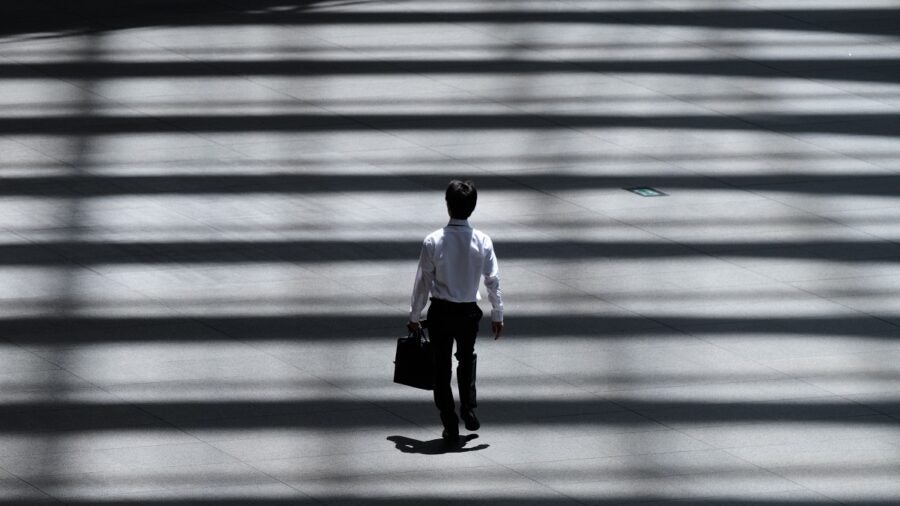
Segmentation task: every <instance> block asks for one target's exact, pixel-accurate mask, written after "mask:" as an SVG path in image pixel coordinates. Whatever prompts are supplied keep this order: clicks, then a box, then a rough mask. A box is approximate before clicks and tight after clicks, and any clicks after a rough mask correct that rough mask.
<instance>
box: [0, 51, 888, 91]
mask: <svg viewBox="0 0 900 506" xmlns="http://www.w3.org/2000/svg"><path fill="white" fill-rule="evenodd" d="M600 50H602V49H600ZM898 65H900V58H891V57H880V58H871V57H870V58H865V57H859V58H853V59H849V60H846V61H841V62H835V61H833V60H820V59H809V58H754V59H752V60H747V59H740V58H703V59H697V58H667V59H631V60H612V59H610V60H604V59H583V58H571V59H566V60H520V59H516V60H513V59H503V58H497V59H452V58H442V59H436V60H413V59H401V58H392V59H381V60H366V59H358V60H354V59H341V60H325V59H302V58H284V59H278V60H248V59H233V60H228V59H223V58H220V59H216V60H215V61H183V60H177V61H164V62H144V61H130V62H129V61H81V60H78V59H77V58H76V59H74V60H72V61H55V62H52V63H27V64H18V63H3V64H0V79H14V78H17V79H34V78H38V77H39V76H41V75H46V76H52V77H56V78H68V79H76V78H78V79H84V78H89V79H98V80H99V79H124V78H142V79H144V78H156V77H171V78H177V77H210V78H212V77H228V76H293V77H311V76H361V77H365V76H370V75H390V74H410V73H413V74H423V75H433V74H441V75H445V74H446V75H456V74H459V75H491V74H497V75H498V78H499V77H501V76H502V74H516V75H519V74H549V73H553V74H559V75H566V74H571V73H584V72H597V73H605V74H648V73H652V74H669V75H697V76H741V77H771V78H784V77H789V75H788V74H786V73H785V72H784V71H785V70H790V71H791V74H799V75H802V76H803V77H807V78H818V79H842V80H849V81H860V80H862V81H879V80H883V81H888V82H895V81H896V79H897V75H898V73H900V69H898ZM862 68H871V69H876V70H881V71H882V73H881V74H878V73H873V74H866V75H861V74H860V72H859V69H862ZM598 88H602V87H598ZM548 93H550V92H549V91H548Z"/></svg>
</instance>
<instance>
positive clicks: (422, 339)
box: [406, 327, 429, 346]
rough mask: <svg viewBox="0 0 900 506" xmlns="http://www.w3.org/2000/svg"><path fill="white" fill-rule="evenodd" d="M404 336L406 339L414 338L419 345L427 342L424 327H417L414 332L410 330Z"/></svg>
mask: <svg viewBox="0 0 900 506" xmlns="http://www.w3.org/2000/svg"><path fill="white" fill-rule="evenodd" d="M406 337H407V339H415V340H416V343H418V344H419V346H423V345H424V344H425V343H427V342H429V339H428V334H427V333H426V332H425V327H419V330H417V331H415V332H413V331H410V332H409V334H408V335H407V336H406Z"/></svg>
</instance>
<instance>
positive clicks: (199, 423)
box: [0, 367, 900, 434]
mask: <svg viewBox="0 0 900 506" xmlns="http://www.w3.org/2000/svg"><path fill="white" fill-rule="evenodd" d="M389 369H390V368H389V367H386V370H388V371H389ZM386 374H389V372H388V373H386ZM386 379H389V378H386ZM487 383H488V384H487V385H486V386H485V390H489V389H490V387H489V385H490V383H489V381H488V382H487ZM214 384H215V383H214V382H211V383H210V385H211V386H212V385H214ZM396 388H398V389H400V388H408V387H403V386H399V385H397V386H396ZM616 402H617V403H621V404H622V405H624V406H627V410H626V409H624V408H623V407H621V406H617V405H616V404H613V403H610V402H609V401H606V400H604V399H600V398H598V399H596V400H555V401H550V400H543V399H528V398H525V399H516V400H511V399H503V398H490V399H489V400H485V401H484V402H483V403H481V404H482V406H480V407H479V413H480V414H481V417H483V418H484V421H485V422H487V421H488V420H490V422H489V423H490V424H491V426H492V427H494V428H495V430H502V429H503V428H504V427H515V426H548V425H549V426H553V425H557V424H558V425H559V426H560V427H563V426H569V427H577V426H584V427H597V428H600V427H635V428H639V427H643V426H646V427H647V428H648V429H651V430H652V429H662V428H664V427H663V426H665V425H673V424H691V423H697V424H703V425H724V424H735V425H740V424H755V423H779V424H787V423H794V424H805V423H810V422H816V423H819V424H834V425H841V426H847V427H864V426H897V427H900V419H898V418H896V417H892V416H890V415H885V414H884V413H894V414H897V413H900V401H892V400H883V401H867V402H865V403H864V404H856V403H851V402H849V401H847V402H844V403H838V402H833V401H821V402H814V401H809V400H804V401H802V402H791V401H790V400H786V401H771V402H739V401H732V402H699V401H696V402H695V401H674V400H664V401H658V402H656V401H640V400H631V399H628V398H624V399H623V398H619V399H617V401H616ZM430 408H431V403H430V395H429V394H428V393H427V392H422V397H421V399H420V400H409V401H405V400H404V401H400V400H395V401H390V400H379V401H377V402H366V401H345V400H336V399H331V400H329V399H322V400H316V401H305V400H298V401H264V400H260V401H231V402H229V401H203V400H197V401H190V402H177V401H159V402H154V403H147V402H135V403H126V402H123V403H109V404H91V403H79V402H65V401H57V402H48V403H42V402H30V403H5V404H2V405H0V420H3V422H4V423H3V425H2V427H0V433H9V434H33V433H41V432H82V431H116V430H120V429H140V428H141V427H147V426H152V427H158V426H159V423H160V422H163V423H165V424H171V425H172V426H174V427H176V428H178V429H182V430H202V429H220V428H229V429H236V430H258V429H298V430H317V429H320V430H335V431H337V430H363V429H377V428H397V427H399V426H403V425H405V424H406V423H408V422H407V421H405V420H404V419H403V418H401V417H399V416H395V415H393V413H410V412H415V411H416V410H428V409H430ZM660 424H662V425H660Z"/></svg>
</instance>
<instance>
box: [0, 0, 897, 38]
mask: <svg viewBox="0 0 900 506" xmlns="http://www.w3.org/2000/svg"><path fill="white" fill-rule="evenodd" d="M318 3H321V2H317V1H312V0H293V1H287V2H284V1H282V2H277V1H275V0H265V1H257V2H253V1H250V0H242V1H238V0H230V1H229V2H227V4H228V5H227V6H226V5H224V4H218V3H216V2H198V1H196V0H194V1H185V2H176V1H173V0H155V1H144V2H141V3H139V4H137V5H135V6H134V7H132V8H130V9H125V8H123V7H122V6H121V4H119V3H118V2H115V1H113V0H83V1H82V2H79V3H78V8H73V7H72V6H71V4H69V5H67V3H66V2H64V1H59V0H57V1H52V0H45V1H44V2H37V3H35V5H27V4H24V5H23V4H19V3H17V4H19V5H13V6H8V7H6V8H4V9H3V10H0V19H6V20H14V19H19V20H22V21H20V23H18V24H16V23H12V22H6V23H2V24H0V32H2V33H8V34H11V33H28V32H33V31H54V30H94V31H102V30H112V29H122V28H128V27H139V26H152V25H168V26H233V25H242V24H248V23H250V24H265V23H271V24H279V25H293V26H315V25H369V24H379V25H382V24H389V25H395V24H397V25H404V24H435V23H491V24H509V25H515V24H523V23H527V24H534V23H538V24H581V25H584V24H598V25H601V24H626V25H632V24H638V25H649V26H683V27H697V28H713V29H714V28H720V29H727V30H736V29H753V28H766V29H779V30H792V31H827V32H839V33H841V32H845V33H867V34H881V35H897V31H896V27H897V26H898V24H900V23H898V22H897V20H898V19H900V12H898V9H891V8H856V9H854V8H836V9H768V10H761V9H747V10H740V11H735V10H730V9H693V10H674V9H655V10H654V9H646V10H636V9H635V10H628V9H615V10H613V9H610V10H596V9H591V10H588V9H584V10H578V9H571V10H562V9H547V10H524V9H519V10H514V9H507V10H486V9H478V10H471V11H467V10H456V11H449V10H429V11H428V12H416V11H414V10H408V11H399V10H390V11H387V10H385V11H376V10H372V9H369V10H366V11H362V12H361V11H354V10H350V9H346V10H341V11H328V10H314V11H311V10H308V9H309V8H310V7H312V6H314V5H316V4H318ZM47 10H50V12H52V13H53V14H55V15H54V16H43V17H42V16H41V15H42V14H44V15H46V14H47ZM13 16H15V17H13Z"/></svg>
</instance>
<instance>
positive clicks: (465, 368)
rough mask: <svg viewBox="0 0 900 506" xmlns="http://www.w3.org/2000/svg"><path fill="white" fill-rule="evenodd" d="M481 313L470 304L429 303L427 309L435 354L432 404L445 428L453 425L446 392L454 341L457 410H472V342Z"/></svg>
mask: <svg viewBox="0 0 900 506" xmlns="http://www.w3.org/2000/svg"><path fill="white" fill-rule="evenodd" d="M482 316H483V313H482V312H481V309H480V308H479V307H478V304H476V303H474V302H465V303H456V302H448V301H445V300H441V299H434V298H433V299H431V306H430V307H429V308H428V334H429V336H430V338H431V345H432V347H433V348H434V353H435V366H436V374H437V378H436V382H435V387H434V404H435V405H436V406H437V408H438V410H439V411H440V412H441V420H442V421H443V422H444V425H445V426H448V425H451V424H452V423H453V422H454V421H456V420H457V419H456V415H455V402H454V400H453V390H452V389H451V388H450V379H451V377H452V374H453V373H452V368H453V359H452V357H451V354H452V353H453V341H454V340H455V341H456V360H457V362H458V366H457V368H456V380H457V383H458V385H459V403H460V408H461V409H467V408H475V407H476V406H477V402H478V401H477V397H476V393H475V365H476V360H477V358H478V356H477V355H476V354H475V338H476V336H477V335H478V322H479V321H480V320H481V317H482Z"/></svg>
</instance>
